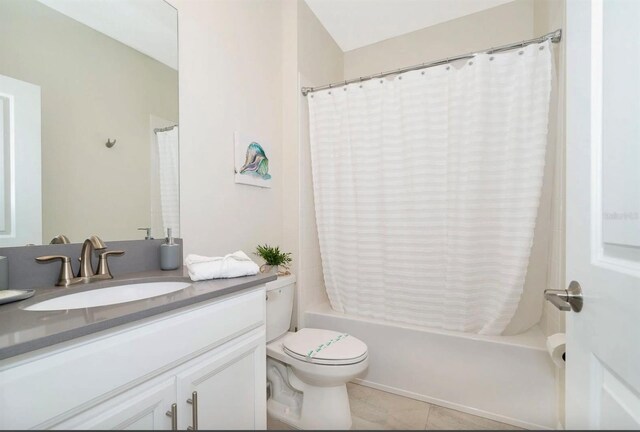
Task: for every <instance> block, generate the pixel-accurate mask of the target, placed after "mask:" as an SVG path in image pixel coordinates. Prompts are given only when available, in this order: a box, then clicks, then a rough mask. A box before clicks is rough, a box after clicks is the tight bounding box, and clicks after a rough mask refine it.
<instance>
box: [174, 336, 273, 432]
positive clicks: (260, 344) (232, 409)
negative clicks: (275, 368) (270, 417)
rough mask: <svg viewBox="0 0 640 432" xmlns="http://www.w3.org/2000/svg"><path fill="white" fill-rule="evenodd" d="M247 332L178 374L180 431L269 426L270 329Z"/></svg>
mask: <svg viewBox="0 0 640 432" xmlns="http://www.w3.org/2000/svg"><path fill="white" fill-rule="evenodd" d="M246 336H248V337H246ZM246 336H243V337H241V338H238V339H237V340H234V341H232V342H229V343H227V344H225V345H223V346H222V347H220V348H219V349H216V350H214V351H212V352H210V353H207V354H204V355H203V356H201V358H200V357H199V358H196V359H194V360H192V363H193V366H191V367H190V368H189V369H187V370H185V371H184V372H182V373H180V374H178V375H177V387H178V411H179V412H180V415H179V423H178V426H179V428H180V429H186V428H187V427H193V428H194V429H202V430H204V429H226V430H229V429H266V376H265V375H266V364H265V363H266V358H265V356H266V351H265V333H264V327H263V328H262V329H261V330H260V331H259V332H258V333H256V332H251V333H250V334H249V335H246ZM194 418H195V420H196V422H194Z"/></svg>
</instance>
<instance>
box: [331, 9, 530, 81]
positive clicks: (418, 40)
mask: <svg viewBox="0 0 640 432" xmlns="http://www.w3.org/2000/svg"><path fill="white" fill-rule="evenodd" d="M451 1H456V0H451ZM533 1H534V0H516V1H513V2H510V3H506V4H504V5H501V6H496V7H494V8H491V9H486V10H483V11H481V12H477V13H474V14H471V15H466V16H463V17H460V18H457V19H454V20H451V21H446V22H444V23H441V24H436V25H433V26H430V27H426V28H424V29H422V30H417V31H414V32H411V33H407V34H404V35H401V36H398V37H394V38H391V39H387V40H384V41H381V42H378V43H375V44H371V45H368V46H365V47H362V48H358V49H355V50H351V51H347V52H345V54H344V78H345V79H352V78H358V77H361V76H365V75H370V74H375V73H378V72H383V71H388V70H393V69H398V68H401V67H404V66H411V65H415V64H420V63H425V62H429V61H433V60H439V59H442V58H446V57H453V56H456V55H460V54H465V53H469V52H473V51H479V50H485V49H487V48H489V47H494V46H500V45H505V44H509V43H512V42H514V41H518V40H523V39H530V38H531V37H533V34H534V31H533Z"/></svg>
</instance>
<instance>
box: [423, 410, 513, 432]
mask: <svg viewBox="0 0 640 432" xmlns="http://www.w3.org/2000/svg"><path fill="white" fill-rule="evenodd" d="M434 429H440V430H460V429H466V430H522V429H521V428H519V427H516V426H511V425H508V424H506V423H500V422H497V421H494V420H489V419H487V418H484V417H478V416H474V415H471V414H467V413H463V412H460V411H456V410H452V409H449V408H443V407H439V406H436V405H432V406H431V409H430V410H429V418H428V419H427V430H434Z"/></svg>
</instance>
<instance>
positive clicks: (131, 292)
mask: <svg viewBox="0 0 640 432" xmlns="http://www.w3.org/2000/svg"><path fill="white" fill-rule="evenodd" d="M189 286H191V284H190V283H187V282H148V283H138V284H127V285H117V286H112V287H108V288H100V289H94V290H89V291H83V292H79V293H75V294H69V295H65V296H61V297H56V298H53V299H51V300H45V301H43V302H40V303H36V304H34V305H31V306H29V307H27V308H25V310H28V311H51V310H65V309H84V308H90V307H96V306H106V305H112V304H117V303H126V302H130V301H135V300H142V299H146V298H150V297H156V296H161V295H164V294H169V293H172V292H175V291H180V290H182V289H185V288H187V287H189Z"/></svg>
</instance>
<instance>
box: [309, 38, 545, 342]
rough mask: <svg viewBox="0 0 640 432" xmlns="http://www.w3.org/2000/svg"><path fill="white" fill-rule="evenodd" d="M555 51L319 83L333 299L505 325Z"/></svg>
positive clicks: (456, 324)
mask: <svg viewBox="0 0 640 432" xmlns="http://www.w3.org/2000/svg"><path fill="white" fill-rule="evenodd" d="M552 57H553V53H552V52H551V46H550V43H549V42H544V43H541V44H532V45H529V46H527V47H525V48H522V49H520V50H515V51H509V52H505V53H500V54H491V55H489V54H480V55H477V56H476V57H475V58H473V59H472V60H467V61H464V62H463V64H459V63H458V64H455V65H450V66H448V65H442V66H437V67H432V68H428V69H424V70H423V71H419V70H418V71H412V72H408V73H404V74H402V75H398V76H395V77H393V79H391V80H387V79H373V80H369V81H364V82H362V83H356V84H351V85H348V86H346V87H339V88H334V89H331V90H324V91H318V92H315V93H311V94H309V96H308V98H307V99H308V103H309V113H310V135H311V156H312V169H313V185H314V194H315V208H316V219H317V225H318V235H319V239H320V251H321V255H322V264H323V271H324V280H325V284H326V288H327V294H328V296H329V300H330V302H331V306H332V307H333V309H335V310H338V311H341V312H346V313H352V314H356V315H361V316H366V317H372V318H380V319H384V320H390V321H396V322H403V323H408V324H415V325H419V326H424V327H430V328H439V329H446V330H456V331H465V332H473V333H481V334H500V333H501V332H502V331H503V330H504V328H505V327H506V325H507V324H508V323H509V321H510V319H511V317H512V316H513V314H514V312H515V310H516V308H517V306H518V302H519V300H520V296H521V293H522V288H523V285H524V279H525V274H526V270H527V264H528V260H529V253H530V250H531V245H532V242H533V231H534V226H535V222H536V213H537V208H538V205H539V201H540V194H541V188H542V178H543V171H544V162H545V150H546V143H547V120H548V112H549V104H550V94H551V85H552V75H553V60H552Z"/></svg>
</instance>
